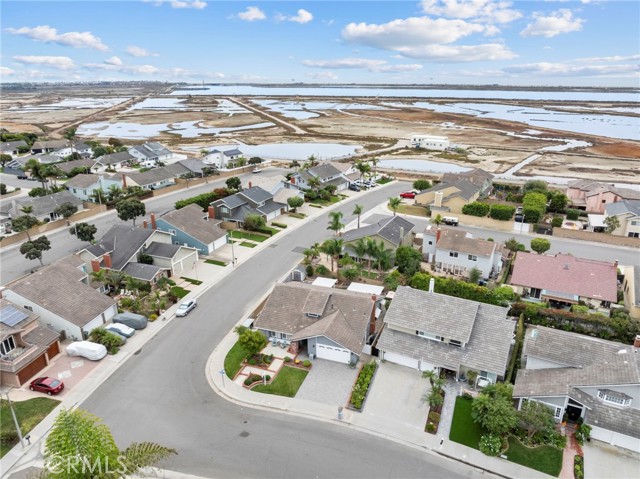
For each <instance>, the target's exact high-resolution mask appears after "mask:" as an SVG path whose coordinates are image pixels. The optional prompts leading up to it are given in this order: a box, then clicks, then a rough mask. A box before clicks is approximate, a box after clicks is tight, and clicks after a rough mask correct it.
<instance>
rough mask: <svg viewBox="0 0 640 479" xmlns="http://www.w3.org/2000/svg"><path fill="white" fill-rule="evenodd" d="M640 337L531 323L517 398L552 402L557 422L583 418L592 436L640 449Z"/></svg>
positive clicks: (549, 404) (526, 338) (525, 343)
mask: <svg viewBox="0 0 640 479" xmlns="http://www.w3.org/2000/svg"><path fill="white" fill-rule="evenodd" d="M638 348H640V336H638V337H636V341H635V343H634V345H633V346H630V345H627V344H622V343H615V342H613V341H605V340H603V339H597V338H592V337H591V336H584V335H581V334H576V333H570V332H567V331H561V330H557V329H552V328H545V327H542V326H529V327H528V328H527V332H526V335H525V340H524V348H523V352H522V366H523V367H522V369H520V370H519V371H518V374H517V376H516V383H515V386H514V388H513V398H514V399H517V400H518V408H520V407H521V406H522V404H523V402H524V401H527V400H530V401H538V402H541V403H543V404H545V405H546V406H548V407H549V408H550V409H551V410H552V411H553V415H554V417H555V419H556V421H558V422H560V421H563V420H568V421H577V420H578V419H580V418H581V419H582V420H583V421H584V423H585V424H588V425H589V426H591V437H592V438H593V439H597V440H599V441H603V442H606V443H609V444H612V445H614V446H619V447H623V448H626V449H631V450H632V451H636V452H637V451H640V352H639V349H638Z"/></svg>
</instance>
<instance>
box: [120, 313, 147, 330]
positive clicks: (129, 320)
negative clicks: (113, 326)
mask: <svg viewBox="0 0 640 479" xmlns="http://www.w3.org/2000/svg"><path fill="white" fill-rule="evenodd" d="M113 322H114V323H120V324H124V325H126V326H129V327H130V328H133V329H144V328H146V327H147V323H148V322H149V320H148V319H147V317H146V316H142V315H141V314H135V313H130V312H128V311H125V312H124V313H119V314H116V315H115V316H114V318H113Z"/></svg>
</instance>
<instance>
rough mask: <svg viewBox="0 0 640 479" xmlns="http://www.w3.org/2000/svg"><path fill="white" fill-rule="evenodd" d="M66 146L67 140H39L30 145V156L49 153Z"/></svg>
mask: <svg viewBox="0 0 640 479" xmlns="http://www.w3.org/2000/svg"><path fill="white" fill-rule="evenodd" d="M65 146H67V140H39V141H36V142H35V143H34V144H33V145H31V154H33V155H37V154H39V153H51V152H52V151H54V150H58V149H60V148H64V147H65Z"/></svg>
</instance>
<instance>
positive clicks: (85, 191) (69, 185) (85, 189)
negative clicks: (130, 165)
mask: <svg viewBox="0 0 640 479" xmlns="http://www.w3.org/2000/svg"><path fill="white" fill-rule="evenodd" d="M64 186H65V188H66V189H67V191H69V192H71V194H72V195H73V196H75V197H76V198H79V199H81V200H83V201H94V199H93V197H92V195H93V193H94V192H95V191H96V190H102V191H104V192H107V191H109V188H111V187H112V186H117V187H118V188H122V179H121V178H119V177H118V178H111V177H110V176H109V175H84V174H79V175H76V176H74V177H73V178H71V179H70V180H69V181H67V182H66V183H65V184H64Z"/></svg>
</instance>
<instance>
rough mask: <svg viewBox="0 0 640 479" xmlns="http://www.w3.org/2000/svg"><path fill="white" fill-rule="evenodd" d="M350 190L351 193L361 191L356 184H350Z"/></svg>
mask: <svg viewBox="0 0 640 479" xmlns="http://www.w3.org/2000/svg"><path fill="white" fill-rule="evenodd" d="M349 189H350V190H351V191H360V187H359V186H358V185H356V184H355V183H350V184H349Z"/></svg>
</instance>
